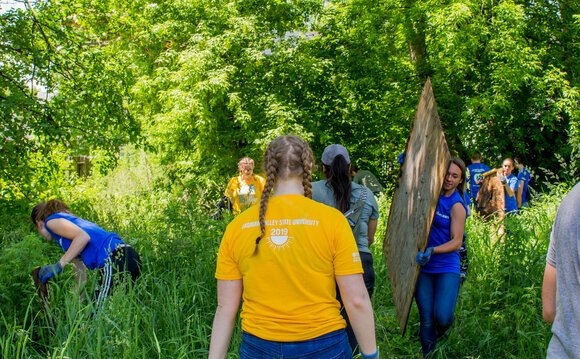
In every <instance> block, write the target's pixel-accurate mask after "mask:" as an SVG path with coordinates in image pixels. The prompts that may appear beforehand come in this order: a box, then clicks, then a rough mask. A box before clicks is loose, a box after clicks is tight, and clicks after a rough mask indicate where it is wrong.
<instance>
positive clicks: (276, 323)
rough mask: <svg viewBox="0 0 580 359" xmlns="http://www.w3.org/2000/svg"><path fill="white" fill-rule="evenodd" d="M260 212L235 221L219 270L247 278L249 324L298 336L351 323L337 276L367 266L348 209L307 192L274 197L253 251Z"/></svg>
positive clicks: (263, 333) (245, 317)
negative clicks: (343, 307)
mask: <svg viewBox="0 0 580 359" xmlns="http://www.w3.org/2000/svg"><path fill="white" fill-rule="evenodd" d="M258 211H259V205H256V206H252V207H250V208H249V209H248V210H247V211H245V212H243V213H242V214H240V215H239V216H238V217H236V218H235V219H234V220H233V221H232V222H231V223H230V224H229V225H228V227H227V229H226V232H225V234H224V237H223V239H222V243H221V245H220V249H219V253H218V260H217V269H216V273H215V277H216V278H217V279H218V280H238V279H242V281H243V288H244V289H243V304H242V313H241V318H242V330H244V331H246V332H248V333H250V334H253V335H255V336H257V337H259V338H262V339H265V340H272V341H280V342H291V341H301V340H308V339H312V338H316V337H318V336H320V335H323V334H327V333H330V332H332V331H335V330H338V329H341V328H344V327H345V326H346V324H345V322H344V320H343V318H342V316H341V315H340V312H339V310H340V306H339V303H338V301H337V300H336V282H335V276H337V275H351V274H359V273H361V274H362V273H363V269H362V265H361V261H360V257H359V253H358V249H357V246H356V242H355V240H354V237H353V235H352V231H351V229H350V226H349V225H348V222H347V221H346V219H345V217H344V216H343V214H342V213H340V212H339V211H338V210H336V209H334V208H332V207H329V206H326V205H324V204H321V203H318V202H315V201H313V200H311V199H309V198H306V197H304V196H302V195H281V196H274V197H272V198H271V199H270V202H269V204H268V209H267V212H266V217H265V219H266V233H265V235H264V237H263V238H262V240H261V241H260V244H259V251H258V253H257V254H256V255H253V253H254V249H255V246H256V238H257V237H258V235H259V234H260V224H259V222H258Z"/></svg>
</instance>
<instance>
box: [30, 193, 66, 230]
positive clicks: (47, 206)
mask: <svg viewBox="0 0 580 359" xmlns="http://www.w3.org/2000/svg"><path fill="white" fill-rule="evenodd" d="M58 212H65V213H70V209H69V208H68V206H67V205H66V204H64V202H63V201H61V200H58V199H51V200H50V201H46V202H40V203H39V204H37V205H36V206H34V208H32V212H31V213H30V219H31V220H32V224H34V225H35V226H36V221H42V222H44V221H46V219H47V218H48V217H49V216H50V215H52V214H55V213H58Z"/></svg>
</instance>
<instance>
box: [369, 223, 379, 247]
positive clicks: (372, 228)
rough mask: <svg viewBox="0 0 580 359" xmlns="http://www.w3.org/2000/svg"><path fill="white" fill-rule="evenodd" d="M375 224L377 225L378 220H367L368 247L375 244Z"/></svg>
mask: <svg viewBox="0 0 580 359" xmlns="http://www.w3.org/2000/svg"><path fill="white" fill-rule="evenodd" d="M377 224H378V220H376V219H369V223H368V227H369V228H368V234H367V236H368V239H369V247H370V246H371V244H373V243H374V242H375V233H376V232H377Z"/></svg>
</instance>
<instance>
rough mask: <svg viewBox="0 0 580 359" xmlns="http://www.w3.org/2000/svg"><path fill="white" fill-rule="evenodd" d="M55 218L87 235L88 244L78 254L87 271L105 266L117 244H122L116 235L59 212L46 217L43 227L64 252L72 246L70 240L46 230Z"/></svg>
mask: <svg viewBox="0 0 580 359" xmlns="http://www.w3.org/2000/svg"><path fill="white" fill-rule="evenodd" d="M56 218H64V219H66V220H68V221H70V222H72V223H74V224H76V225H77V226H78V227H80V228H81V229H82V230H83V231H85V232H87V234H88V235H89V237H90V240H89V243H87V246H86V247H85V249H83V251H82V252H81V254H80V257H81V259H82V261H83V263H84V264H85V265H86V266H87V268H89V269H96V268H102V267H103V266H104V265H105V260H106V259H107V258H108V257H109V255H110V254H111V253H112V252H113V251H114V250H115V248H117V246H118V245H119V244H122V243H123V241H122V240H121V238H119V236H118V235H117V234H116V233H111V232H107V231H105V230H104V229H102V228H101V227H99V226H97V225H96V224H94V223H92V222H89V221H87V220H84V219H82V218H79V217H76V216H73V215H72V214H70V213H64V212H59V213H55V214H52V215H50V216H48V218H47V219H46V221H44V226H45V227H46V230H47V231H48V233H50V235H51V236H52V238H54V240H55V241H56V243H57V244H58V245H59V246H60V247H61V248H62V250H63V251H65V252H66V251H67V249H68V248H69V247H70V245H71V244H72V240H71V239H69V238H65V237H61V236H59V235H58V234H56V233H54V232H53V231H51V230H50V228H48V226H47V225H46V223H47V222H48V221H50V220H51V219H56Z"/></svg>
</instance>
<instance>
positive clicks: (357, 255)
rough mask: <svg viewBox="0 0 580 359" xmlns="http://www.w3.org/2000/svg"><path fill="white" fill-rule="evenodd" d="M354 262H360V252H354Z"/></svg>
mask: <svg viewBox="0 0 580 359" xmlns="http://www.w3.org/2000/svg"><path fill="white" fill-rule="evenodd" d="M352 262H353V263H359V262H360V254H359V253H358V252H352Z"/></svg>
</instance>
